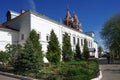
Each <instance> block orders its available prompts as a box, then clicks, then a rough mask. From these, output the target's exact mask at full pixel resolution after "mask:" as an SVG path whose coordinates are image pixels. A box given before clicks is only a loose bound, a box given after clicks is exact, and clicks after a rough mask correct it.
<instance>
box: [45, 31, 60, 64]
mask: <svg viewBox="0 0 120 80" xmlns="http://www.w3.org/2000/svg"><path fill="white" fill-rule="evenodd" d="M46 57H47V59H48V61H49V62H52V63H57V62H60V59H61V49H60V46H59V42H58V38H57V36H56V34H55V33H54V31H53V30H52V31H51V33H50V40H49V42H48V46H47V54H46Z"/></svg>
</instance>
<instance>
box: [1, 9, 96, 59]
mask: <svg viewBox="0 0 120 80" xmlns="http://www.w3.org/2000/svg"><path fill="white" fill-rule="evenodd" d="M6 17H7V21H6V22H5V23H3V24H2V25H0V50H5V46H6V44H8V43H10V44H23V43H25V40H26V39H27V38H28V36H29V33H30V31H31V30H32V29H34V30H36V32H37V33H38V34H39V37H40V39H39V41H40V43H41V44H42V50H43V52H44V53H46V51H47V44H48V40H49V35H50V31H51V30H52V29H53V30H54V32H55V33H56V35H57V37H58V40H59V43H60V46H62V38H63V34H64V33H65V32H67V33H68V34H69V35H70V40H71V45H72V50H73V51H74V50H75V46H76V44H77V42H79V45H80V48H81V51H82V49H83V44H84V39H87V42H88V47H89V50H90V55H91V56H94V57H96V58H98V53H97V52H98V50H97V49H98V46H97V43H96V41H95V40H94V33H93V32H91V33H84V32H82V29H81V24H80V23H79V21H78V19H77V16H76V15H75V14H74V15H73V17H71V16H70V13H69V11H67V14H66V17H65V19H64V24H62V23H59V22H57V21H55V20H52V19H50V18H48V17H46V16H45V15H42V14H39V13H37V12H33V11H26V12H25V11H23V10H22V11H21V13H20V14H19V13H16V12H13V11H8V12H7V15H6Z"/></svg>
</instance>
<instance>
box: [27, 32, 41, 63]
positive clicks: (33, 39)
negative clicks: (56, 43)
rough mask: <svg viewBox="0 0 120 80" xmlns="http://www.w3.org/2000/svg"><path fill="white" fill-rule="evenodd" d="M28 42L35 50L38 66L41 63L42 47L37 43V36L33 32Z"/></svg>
mask: <svg viewBox="0 0 120 80" xmlns="http://www.w3.org/2000/svg"><path fill="white" fill-rule="evenodd" d="M29 40H30V41H31V43H32V45H33V48H34V50H35V53H36V54H37V55H38V57H39V62H40V64H42V63H43V53H42V46H41V44H40V42H39V36H38V34H37V32H36V31H35V30H32V31H31V32H30V35H29Z"/></svg>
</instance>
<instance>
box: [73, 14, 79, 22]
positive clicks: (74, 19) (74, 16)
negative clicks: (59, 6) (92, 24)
mask: <svg viewBox="0 0 120 80" xmlns="http://www.w3.org/2000/svg"><path fill="white" fill-rule="evenodd" d="M73 22H79V20H78V17H77V15H76V14H75V13H73Z"/></svg>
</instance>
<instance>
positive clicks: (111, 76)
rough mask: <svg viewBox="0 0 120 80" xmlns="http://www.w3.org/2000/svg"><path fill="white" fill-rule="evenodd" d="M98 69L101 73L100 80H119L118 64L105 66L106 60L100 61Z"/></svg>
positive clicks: (119, 68) (119, 69)
mask: <svg viewBox="0 0 120 80" xmlns="http://www.w3.org/2000/svg"><path fill="white" fill-rule="evenodd" d="M99 63H100V68H101V71H102V79H101V80H120V64H119V63H118V64H117V63H115V64H114V63H111V64H107V61H106V59H104V58H103V59H100V60H99Z"/></svg>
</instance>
